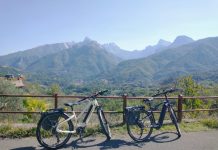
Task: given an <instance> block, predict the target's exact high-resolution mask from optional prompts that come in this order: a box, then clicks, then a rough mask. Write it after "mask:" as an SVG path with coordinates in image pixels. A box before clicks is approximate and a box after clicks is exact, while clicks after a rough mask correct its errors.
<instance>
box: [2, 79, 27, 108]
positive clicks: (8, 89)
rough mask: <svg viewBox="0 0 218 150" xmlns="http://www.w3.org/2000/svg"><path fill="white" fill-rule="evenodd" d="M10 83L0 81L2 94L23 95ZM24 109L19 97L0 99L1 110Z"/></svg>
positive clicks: (21, 91)
mask: <svg viewBox="0 0 218 150" xmlns="http://www.w3.org/2000/svg"><path fill="white" fill-rule="evenodd" d="M22 93H23V90H22V89H18V88H16V87H15V86H14V85H13V84H12V83H11V82H10V81H7V80H5V79H0V94H22ZM19 109H22V101H21V99H20V98H18V97H0V110H7V111H11V110H13V111H16V110H19Z"/></svg>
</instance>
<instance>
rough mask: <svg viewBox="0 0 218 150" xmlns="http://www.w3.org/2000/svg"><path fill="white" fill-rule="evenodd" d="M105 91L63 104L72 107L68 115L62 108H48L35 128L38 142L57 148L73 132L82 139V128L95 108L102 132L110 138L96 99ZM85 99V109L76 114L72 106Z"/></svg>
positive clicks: (50, 147)
mask: <svg viewBox="0 0 218 150" xmlns="http://www.w3.org/2000/svg"><path fill="white" fill-rule="evenodd" d="M105 92H107V90H105V91H99V92H97V93H96V94H93V95H91V96H89V97H86V98H83V99H81V100H79V101H77V102H73V103H65V106H68V107H70V108H71V109H72V115H71V116H68V115H67V114H66V113H65V112H64V109H62V108H59V109H50V110H48V111H47V112H44V113H42V115H41V118H40V120H39V122H38V125H37V130H36V137H37V140H38V142H39V143H40V144H41V145H42V146H44V147H46V148H49V149H57V148H60V147H62V146H64V145H65V144H66V143H67V142H68V141H69V139H70V137H71V135H72V134H73V133H77V134H79V136H80V139H81V140H82V138H83V133H84V129H85V128H86V126H87V124H88V122H89V119H90V117H91V115H92V114H93V112H94V110H95V109H96V110H97V114H98V118H99V121H100V125H101V128H102V132H103V133H104V134H105V135H106V137H107V140H110V139H111V132H110V128H109V124H108V122H107V120H106V118H105V115H104V112H103V109H102V107H101V106H99V104H98V101H97V99H96V97H97V96H98V95H103V94H104V93H105ZM85 101H86V102H87V104H86V107H85V109H84V110H83V111H82V112H81V113H80V114H79V115H78V116H77V115H76V113H75V112H74V110H73V107H74V106H75V105H79V104H82V103H84V102H85ZM83 116H85V117H83ZM72 121H73V122H72Z"/></svg>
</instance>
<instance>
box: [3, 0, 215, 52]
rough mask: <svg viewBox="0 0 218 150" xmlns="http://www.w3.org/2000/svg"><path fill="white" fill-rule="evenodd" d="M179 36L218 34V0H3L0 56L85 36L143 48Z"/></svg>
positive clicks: (196, 37) (128, 48) (76, 40)
mask: <svg viewBox="0 0 218 150" xmlns="http://www.w3.org/2000/svg"><path fill="white" fill-rule="evenodd" d="M178 35H187V36H190V37H192V38H194V39H195V40H197V39H201V38H205V37H212V36H218V1H217V0H182V1H179V0H137V1H136V0H135V1H134V0H16V1H15V0H0V55H5V54H8V53H12V52H15V51H19V50H25V49H29V48H33V47H36V46H39V45H43V44H49V43H58V42H69V41H75V42H79V41H82V40H83V39H84V38H85V37H90V38H91V39H93V40H96V41H98V42H99V43H101V44H103V43H108V42H115V43H116V44H117V45H118V46H120V47H121V48H123V49H127V50H134V49H139V50H140V49H144V48H145V46H147V45H154V44H156V43H157V42H158V40H159V39H165V40H169V41H173V40H174V38H175V37H176V36H178Z"/></svg>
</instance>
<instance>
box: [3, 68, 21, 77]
mask: <svg viewBox="0 0 218 150" xmlns="http://www.w3.org/2000/svg"><path fill="white" fill-rule="evenodd" d="M20 73H21V71H20V70H17V69H15V68H13V67H5V66H0V77H4V76H5V75H6V74H13V75H18V74H20Z"/></svg>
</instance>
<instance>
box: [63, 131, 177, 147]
mask: <svg viewBox="0 0 218 150" xmlns="http://www.w3.org/2000/svg"><path fill="white" fill-rule="evenodd" d="M177 139H179V137H178V135H177V133H174V132H162V133H160V134H156V135H154V136H152V137H151V138H150V139H149V140H147V141H145V142H135V141H126V140H123V139H111V140H109V141H107V140H105V139H104V138H102V139H100V140H99V139H96V138H95V137H92V136H87V137H86V138H84V141H83V142H81V141H80V139H77V140H74V141H72V142H71V143H70V144H68V145H66V146H65V147H70V146H72V149H77V148H80V149H81V148H91V147H98V149H100V150H106V149H115V148H120V147H125V146H126V147H129V146H133V147H136V148H143V146H144V145H146V144H148V143H149V142H155V143H167V142H173V141H175V140H177Z"/></svg>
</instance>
